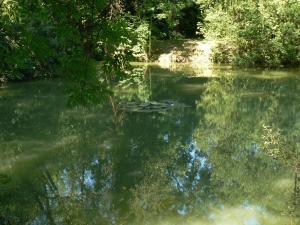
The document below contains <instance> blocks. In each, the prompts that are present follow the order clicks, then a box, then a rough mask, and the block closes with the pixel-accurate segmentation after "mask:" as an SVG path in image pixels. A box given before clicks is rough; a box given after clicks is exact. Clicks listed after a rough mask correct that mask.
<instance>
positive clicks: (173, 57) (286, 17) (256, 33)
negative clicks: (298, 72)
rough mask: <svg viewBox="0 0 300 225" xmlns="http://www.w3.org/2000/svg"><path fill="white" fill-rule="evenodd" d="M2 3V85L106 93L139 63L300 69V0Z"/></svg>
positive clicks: (120, 0) (0, 71) (103, 0)
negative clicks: (54, 81) (54, 83)
mask: <svg viewBox="0 0 300 225" xmlns="http://www.w3.org/2000/svg"><path fill="white" fill-rule="evenodd" d="M0 4H1V8H0V25H1V26H0V27H1V28H0V31H1V32H0V58H1V59H2V60H1V64H0V82H4V81H22V80H32V79H37V78H41V77H42V78H43V77H57V76H58V77H63V78H68V79H72V80H75V81H77V82H82V81H83V80H92V83H93V81H97V82H98V83H99V82H100V83H101V84H99V85H98V87H99V88H102V89H105V88H106V87H108V86H110V85H112V84H113V83H117V82H119V81H120V80H122V79H123V78H124V77H128V76H130V67H129V62H132V61H140V62H152V61H157V62H159V64H162V65H164V64H170V63H173V62H176V63H188V62H191V63H194V64H201V65H202V64H204V65H207V64H210V63H211V62H213V63H217V64H227V65H231V66H234V67H237V68H247V67H250V68H251V67H261V68H280V67H297V66H299V65H300V44H299V43H300V25H299V24H300V21H299V18H300V2H299V1H298V0H287V1H279V0H270V1H267V2H266V1H263V0H242V1H225V0H218V1H212V0H185V1H180V2H178V1H175V0H170V1H167V2H165V3H161V2H160V1H157V0H152V1H142V0H135V1H127V0H111V1H106V0H93V1H87V2H80V3H78V2H77V1H67V2H64V3H58V2H57V1H54V0H50V1H44V0H34V1H25V0H20V1H12V0H3V1H1V2H0ZM99 61H101V62H102V65H103V69H102V72H100V75H99V71H97V69H96V65H97V64H99Z"/></svg>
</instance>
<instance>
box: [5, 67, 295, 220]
mask: <svg viewBox="0 0 300 225" xmlns="http://www.w3.org/2000/svg"><path fill="white" fill-rule="evenodd" d="M115 91H116V94H115V96H114V97H113V98H111V102H110V103H109V104H104V105H101V106H90V107H83V106H76V107H69V106H68V99H67V96H66V93H65V92H64V85H63V82H62V81H60V80H50V81H49V80H40V81H34V82H25V83H14V84H6V85H3V86H0V107H1V111H0V224H43V225H44V224H50V225H52V224H76V225H77V224H83V225H85V224H97V225H99V224H105V225H110V224H111V225H112V224H116V225H121V224H122V225H129V224H130V225H143V224H149V225H177V224H178V225H183V224H186V225H208V224H212V225H285V224H291V225H292V224H294V225H296V224H300V220H299V218H300V163H299V151H300V69H286V70H277V71H272V70H269V71H261V70H257V69H253V70H233V69H230V68H226V67H219V68H215V69H211V70H205V71H204V72H203V70H201V69H200V70H197V71H195V70H193V69H186V68H173V69H163V68H159V67H156V66H150V67H147V66H142V65H141V66H140V67H136V68H135V69H134V71H133V76H132V78H131V79H130V80H128V81H126V80H125V81H123V82H121V84H120V85H119V86H118V87H116V90H115ZM145 102H146V103H147V104H146V106H147V107H146V108H143V110H140V108H141V107H144V106H145V105H142V104H143V103H145ZM166 102H167V103H168V104H169V107H168V106H167V107H166V106H165V105H163V106H164V107H162V108H160V106H161V105H162V103H163V104H165V103H166ZM119 103H122V104H123V105H126V104H127V106H128V104H129V103H130V104H131V105H130V107H133V108H135V109H137V110H128V107H129V106H128V107H119V106H120V104H119ZM153 105H155V106H157V108H156V109H155V110H151V109H152V108H151V107H153Z"/></svg>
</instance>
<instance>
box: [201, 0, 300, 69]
mask: <svg viewBox="0 0 300 225" xmlns="http://www.w3.org/2000/svg"><path fill="white" fill-rule="evenodd" d="M299 18H300V2H299V1H298V0H289V1H279V0H270V1H257V0H256V1H255V0H252V1H241V2H240V3H238V4H235V5H231V6H229V7H224V6H223V7H222V6H221V5H217V6H215V7H213V8H211V9H209V11H208V13H207V16H206V19H205V23H204V24H205V25H204V28H202V30H201V32H203V33H204V35H205V37H206V38H207V39H213V40H216V41H217V42H218V43H219V42H220V43H222V44H217V45H216V48H215V50H214V51H213V60H215V62H219V63H223V62H229V63H232V64H234V65H238V66H256V65H259V66H263V67H276V66H282V65H299V63H300V53H299V52H300V51H299V43H300V30H299V24H300V23H299V22H300V21H299ZM226 46H228V47H226Z"/></svg>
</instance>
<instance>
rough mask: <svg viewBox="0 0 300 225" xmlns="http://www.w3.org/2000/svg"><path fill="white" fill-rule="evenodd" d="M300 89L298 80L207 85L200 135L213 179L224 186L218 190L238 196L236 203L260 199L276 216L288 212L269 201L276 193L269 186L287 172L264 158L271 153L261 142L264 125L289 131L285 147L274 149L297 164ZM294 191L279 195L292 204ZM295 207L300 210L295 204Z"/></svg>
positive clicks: (218, 81)
mask: <svg viewBox="0 0 300 225" xmlns="http://www.w3.org/2000/svg"><path fill="white" fill-rule="evenodd" d="M299 89H300V86H299V84H298V83H295V82H294V80H293V79H291V80H289V79H286V80H279V81H278V80H277V81H276V80H272V81H270V80H267V81H264V80H255V79H232V78H219V79H215V80H214V81H211V82H209V83H208V85H207V89H206V92H205V93H204V95H203V98H202V100H201V102H199V107H201V108H203V109H204V110H205V120H204V121H203V126H202V127H201V126H200V127H199V129H198V131H197V134H198V137H199V140H200V142H199V143H201V146H203V148H204V149H206V151H207V154H208V159H209V160H210V162H211V163H212V165H213V171H214V172H213V180H214V179H216V180H218V183H219V184H220V188H219V190H218V191H222V190H223V191H224V194H225V196H227V197H230V196H231V198H233V197H234V196H235V197H234V198H235V199H236V200H238V199H239V198H236V197H237V196H241V197H242V199H244V198H243V196H247V198H248V201H254V202H257V201H255V198H258V199H260V201H258V202H260V204H263V205H265V206H266V207H267V208H268V209H269V210H271V211H273V212H274V213H275V214H280V213H281V212H283V211H286V207H285V206H280V205H279V206H277V205H276V204H274V205H272V202H271V201H268V200H267V198H266V196H270V193H272V191H276V189H275V187H272V186H270V184H272V183H274V179H279V180H280V179H283V177H284V173H283V174H281V172H280V171H282V170H279V169H278V168H280V167H282V166H281V160H280V158H277V160H276V161H274V160H272V158H270V157H266V156H265V153H267V154H269V153H271V152H272V151H266V148H264V140H263V138H262V137H264V136H265V135H266V132H265V130H264V129H263V125H264V124H272V127H278V128H280V129H281V130H283V131H284V133H283V136H282V137H284V139H285V141H286V143H285V145H284V148H277V147H276V148H273V150H276V151H277V153H278V154H279V155H281V156H284V158H285V161H286V162H287V160H289V162H290V163H291V161H293V163H292V164H294V165H295V160H296V161H297V160H298V159H299V152H297V149H299V130H300V129H299V124H300V121H299V120H298V118H299V116H298V112H299V107H300V105H299V100H298V96H297V95H296V93H299ZM291 133H292V134H291ZM278 138H279V137H278ZM278 138H275V139H274V140H276V141H279V140H278ZM297 140H298V141H297ZM291 145H292V146H291ZM268 147H269V148H268V149H269V150H272V149H270V146H268ZM280 149H281V150H280ZM261 150H264V151H261ZM273 152H274V151H273ZM270 155H271V156H274V155H272V154H270ZM281 159H282V157H281ZM282 176H283V177H282ZM281 177H282V178H281ZM290 180H291V179H290ZM251 184H252V185H251ZM253 184H255V185H253ZM229 188H230V189H229ZM292 189H293V188H292V182H291V185H289V190H282V191H281V192H279V193H278V194H280V196H279V197H281V199H282V200H283V199H285V201H286V202H289V199H288V198H286V197H285V196H286V194H287V193H290V192H291V191H292ZM294 189H295V188H294ZM296 189H297V188H296ZM296 189H295V190H296ZM297 190H298V189H297ZM228 191H229V193H228ZM276 192H278V191H276ZM276 192H275V193H276ZM242 199H241V200H242ZM258 199H257V200H258ZM264 199H265V200H264ZM295 199H297V197H294V200H295ZM238 202H239V200H238ZM290 205H291V204H290ZM291 207H292V208H299V206H295V204H293V205H291Z"/></svg>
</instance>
